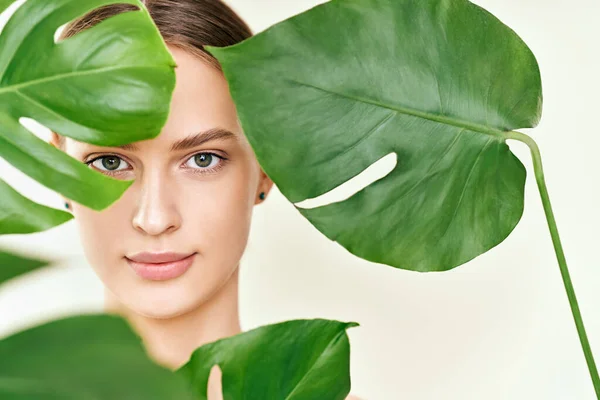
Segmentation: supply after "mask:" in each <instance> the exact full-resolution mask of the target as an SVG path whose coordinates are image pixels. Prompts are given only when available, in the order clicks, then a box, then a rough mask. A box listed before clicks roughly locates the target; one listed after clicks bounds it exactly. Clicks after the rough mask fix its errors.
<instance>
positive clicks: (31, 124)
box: [19, 117, 52, 142]
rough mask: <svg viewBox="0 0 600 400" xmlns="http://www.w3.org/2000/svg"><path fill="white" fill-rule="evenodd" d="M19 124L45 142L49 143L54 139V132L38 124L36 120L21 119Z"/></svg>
mask: <svg viewBox="0 0 600 400" xmlns="http://www.w3.org/2000/svg"><path fill="white" fill-rule="evenodd" d="M19 123H20V124H21V125H22V126H23V127H24V128H25V129H27V130H28V131H29V132H31V133H33V134H34V135H35V136H37V137H39V138H40V139H42V140H44V141H45V142H49V141H50V139H51V138H52V131H51V130H50V129H49V128H47V127H45V126H44V125H42V124H40V123H39V122H37V121H36V120H35V119H32V118H27V117H21V118H19Z"/></svg>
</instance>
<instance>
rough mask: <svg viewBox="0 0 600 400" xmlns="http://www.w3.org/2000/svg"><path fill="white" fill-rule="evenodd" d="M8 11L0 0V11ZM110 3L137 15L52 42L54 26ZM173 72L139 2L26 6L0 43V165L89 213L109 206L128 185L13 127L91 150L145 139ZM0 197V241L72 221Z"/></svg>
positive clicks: (37, 1) (6, 191) (7, 193)
mask: <svg viewBox="0 0 600 400" xmlns="http://www.w3.org/2000/svg"><path fill="white" fill-rule="evenodd" d="M9 3H11V2H7V1H2V2H1V3H0V11H1V10H4V9H6V7H7V6H8V5H9ZM113 3H128V4H132V5H136V6H138V7H139V10H136V11H131V12H125V13H122V14H119V15H116V16H114V17H111V18H109V19H107V20H104V21H102V22H100V23H99V24H98V25H96V26H94V27H92V28H90V29H86V30H85V31H83V32H80V33H79V34H77V35H75V36H74V37H72V38H68V39H66V40H61V41H59V42H58V43H55V42H54V34H55V32H56V31H57V29H58V28H59V27H61V26H62V25H64V24H66V23H68V22H70V21H71V20H74V19H76V18H78V17H80V16H82V15H83V14H85V13H87V12H89V11H91V10H94V9H96V8H98V7H101V6H104V5H108V4H113ZM174 67H175V62H174V60H173V58H172V55H171V54H170V52H169V51H168V49H167V47H166V45H165V43H164V41H163V39H162V37H161V36H160V34H159V32H158V29H157V28H156V26H155V25H154V23H153V22H152V20H151V19H150V16H149V14H148V11H147V10H146V9H145V7H144V6H143V4H142V3H141V2H140V1H138V0H86V1H80V0H28V1H26V2H25V3H24V4H22V5H21V6H20V7H19V8H18V9H17V10H16V12H15V13H14V14H13V15H12V17H11V18H10V20H9V21H8V23H7V24H6V26H5V27H4V29H3V31H2V34H1V35H0V157H2V158H4V159H5V160H6V161H8V162H9V163H11V164H12V165H13V166H15V167H16V168H18V169H19V170H21V171H22V172H24V173H25V174H27V175H29V176H30V177H32V178H33V179H35V180H37V181H38V182H40V183H41V184H43V185H45V186H47V187H49V188H50V189H53V190H54V191H56V192H59V193H61V194H63V195H64V196H65V197H67V198H70V199H72V200H74V201H76V202H78V203H80V204H83V205H85V206H87V207H90V208H92V209H95V210H102V209H104V208H106V207H108V206H109V205H110V204H112V203H113V202H114V201H116V200H117V199H118V198H119V197H120V196H121V195H122V194H123V192H124V191H125V190H126V189H127V188H128V187H129V186H130V185H131V184H132V183H133V181H123V180H117V179H114V178H111V177H108V176H106V175H104V174H102V173H99V172H97V171H93V170H92V169H91V168H89V167H87V166H86V165H85V164H84V163H82V162H79V161H78V160H76V159H74V158H73V157H71V156H69V155H67V154H65V153H64V152H62V151H60V150H58V149H56V148H54V147H52V146H50V145H49V144H47V143H45V142H44V141H43V140H41V139H39V138H38V137H37V136H35V135H33V134H32V133H30V132H29V131H28V130H27V129H25V128H24V127H23V125H21V123H20V119H21V118H22V117H26V118H31V119H34V120H36V121H37V122H39V123H41V124H42V125H44V126H46V127H48V128H50V129H52V130H53V131H55V132H57V133H59V134H61V135H63V136H68V137H70V138H72V139H75V140H78V141H82V142H87V143H92V144H96V145H99V146H118V145H122V144H126V143H131V142H136V141H139V140H145V139H151V138H154V137H156V136H157V135H158V134H159V133H160V130H161V129H162V127H163V125H164V123H165V122H166V119H167V116H168V112H169V107H170V100H171V96H172V92H173V89H174V87H175V73H174ZM0 199H1V204H0V207H1V208H2V209H3V212H2V213H1V214H0V234H6V233H30V232H36V231H42V230H45V229H48V228H50V227H52V226H56V225H59V224H62V223H63V222H65V221H67V220H69V219H70V218H71V215H70V214H68V213H64V212H62V211H58V210H53V209H49V208H47V207H43V206H41V205H39V204H37V203H34V202H32V201H30V200H27V199H25V198H23V197H22V196H18V195H16V194H15V193H14V191H11V189H10V188H9V187H7V185H6V184H2V185H0ZM32 213H33V214H32ZM32 215H33V216H35V217H36V218H28V216H29V217H31V216H32Z"/></svg>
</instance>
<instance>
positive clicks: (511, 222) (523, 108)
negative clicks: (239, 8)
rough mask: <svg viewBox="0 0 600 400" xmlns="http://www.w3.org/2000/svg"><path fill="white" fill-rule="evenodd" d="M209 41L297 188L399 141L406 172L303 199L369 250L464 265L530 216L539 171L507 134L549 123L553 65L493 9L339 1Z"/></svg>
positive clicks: (311, 188)
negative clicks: (545, 103) (337, 196)
mask: <svg viewBox="0 0 600 400" xmlns="http://www.w3.org/2000/svg"><path fill="white" fill-rule="evenodd" d="M208 50H209V51H210V52H211V53H212V54H214V55H215V56H216V57H217V58H218V59H219V61H220V62H221V64H222V65H223V69H224V72H225V75H226V77H227V80H228V82H229V85H230V90H231V94H232V96H233V98H234V101H235V103H236V106H237V109H238V112H239V115H240V120H241V122H242V125H243V128H244V132H245V134H246V135H247V136H248V139H249V142H250V143H251V145H252V147H253V149H254V150H255V153H256V155H257V157H258V159H259V162H260V164H261V165H262V166H263V167H264V169H265V171H266V172H267V174H269V175H270V177H271V178H272V179H273V180H274V182H275V183H276V184H277V187H278V188H279V189H280V190H281V192H282V193H283V194H284V195H285V196H286V197H287V198H288V199H289V200H290V201H291V202H294V203H296V202H300V201H303V200H306V199H312V198H315V197H318V196H320V195H322V194H324V193H326V192H328V191H330V190H332V189H334V188H336V187H338V186H339V185H341V184H342V183H344V182H346V181H347V180H349V179H350V178H352V177H354V176H356V175H358V174H359V173H360V172H362V171H363V170H365V169H366V168H367V167H368V166H370V165H371V164H373V163H375V162H376V161H377V160H379V159H381V158H383V157H384V156H386V155H388V154H391V153H395V154H396V157H397V162H396V166H395V168H394V169H393V171H392V172H391V173H389V174H388V175H387V176H385V177H384V178H382V179H380V180H377V181H376V182H374V183H373V184H371V185H369V186H367V187H366V188H364V189H363V190H361V191H359V192H358V193H356V194H355V195H353V196H351V197H350V198H348V199H347V200H343V201H338V202H335V203H332V204H328V205H325V206H321V207H317V208H300V207H298V206H296V207H297V208H298V210H299V211H300V213H302V215H304V216H305V217H306V218H307V219H308V220H309V221H310V222H311V223H312V224H313V225H314V226H315V227H316V228H317V229H318V230H319V231H321V232H322V233H323V234H325V235H326V236H327V237H328V238H330V239H332V240H335V241H337V242H339V243H340V244H341V245H342V246H344V247H345V248H346V249H347V250H349V251H350V252H352V253H353V254H355V255H357V256H359V257H362V258H364V259H367V260H370V261H374V262H379V263H384V264H388V265H391V266H394V267H397V268H403V269H409V270H416V271H441V270H448V269H451V268H453V267H456V266H458V265H460V264H463V263H465V262H466V261H468V260H470V259H472V258H474V257H476V256H478V255H480V254H482V253H484V252H485V251H487V250H489V249H490V248H492V247H494V246H496V245H497V244H499V243H500V242H502V241H503V240H504V239H505V238H506V237H507V236H508V235H509V233H510V232H511V231H512V230H513V228H514V227H515V226H516V225H517V223H518V221H519V220H520V217H521V215H522V212H523V198H524V183H525V176H526V171H525V168H524V167H523V165H522V164H521V162H520V161H519V160H518V159H517V158H516V157H515V155H514V154H513V153H512V152H511V151H510V150H509V147H508V145H507V144H506V136H505V134H504V133H505V132H506V131H509V130H512V129H514V128H519V127H533V126H535V125H536V124H537V123H538V120H539V119H540V113H541V105H542V93H541V83H540V73H539V69H538V65H537V62H536V59H535V57H534V56H533V54H532V53H531V51H530V50H529V48H528V47H527V46H526V45H525V43H523V41H522V40H521V39H520V38H519V37H518V36H517V35H516V34H515V33H514V32H513V31H512V30H511V29H510V28H508V27H507V26H506V25H504V24H503V23H502V22H500V21H499V20H498V19H497V18H495V17H494V16H493V15H491V14H490V13H488V12H487V11H485V10H484V9H482V8H480V7H478V6H476V5H474V4H472V3H470V2H468V1H466V0H333V1H331V2H329V3H326V4H323V5H320V6H317V7H315V8H313V9H311V10H309V11H307V12H305V13H303V14H300V15H297V16H295V17H292V18H290V19H288V20H286V21H283V22H281V23H279V24H277V25H275V26H273V27H271V28H269V29H268V30H266V31H264V32H262V33H260V34H258V35H257V36H255V37H253V38H250V39H249V40H246V41H245V42H243V43H240V44H238V45H235V46H230V47H226V48H216V47H208ZM267 116H268V117H267Z"/></svg>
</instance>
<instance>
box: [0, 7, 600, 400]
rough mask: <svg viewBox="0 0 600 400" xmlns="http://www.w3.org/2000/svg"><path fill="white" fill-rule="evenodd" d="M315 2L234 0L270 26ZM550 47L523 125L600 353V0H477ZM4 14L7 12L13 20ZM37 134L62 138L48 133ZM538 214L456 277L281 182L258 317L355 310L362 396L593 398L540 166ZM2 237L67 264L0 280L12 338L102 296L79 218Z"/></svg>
mask: <svg viewBox="0 0 600 400" xmlns="http://www.w3.org/2000/svg"><path fill="white" fill-rule="evenodd" d="M317 3H318V1H314V0H294V1H291V0H290V1H283V0H231V1H230V2H229V4H231V5H232V6H233V7H234V8H235V9H236V10H237V11H238V12H239V13H240V14H241V16H242V17H243V18H245V19H246V20H247V21H248V22H249V24H250V25H251V26H252V28H253V29H254V30H255V31H256V32H258V31H261V30H263V29H266V28H267V27H268V26H270V25H272V24H273V23H275V22H278V21H281V20H283V19H285V18H288V17H290V16H292V15H294V14H296V13H299V12H301V11H304V10H306V9H308V8H310V7H312V6H314V5H316V4H317ZM476 3H477V4H479V5H481V6H483V7H484V8H486V9H487V10H488V11H490V12H492V13H493V14H494V15H496V16H497V17H498V18H500V20H502V21H503V22H504V23H506V24H507V25H508V26H510V27H511V28H513V29H514V30H515V31H516V32H517V33H518V34H519V35H520V36H521V37H522V38H523V39H524V40H525V42H526V43H527V44H528V45H529V47H530V48H531V49H532V50H533V52H534V54H535V55H536V57H537V59H538V62H539V64H540V69H541V73H542V83H543V91H544V113H543V118H542V121H541V123H540V125H539V126H538V127H537V128H536V129H533V130H524V132H527V133H528V134H530V135H531V136H533V137H534V138H535V140H536V141H537V142H538V144H539V146H540V148H541V152H542V158H543V161H544V166H545V172H546V181H547V184H548V188H549V191H550V197H551V200H552V205H553V207H554V211H555V214H556V218H557V222H558V226H559V230H560V233H561V236H562V239H563V245H564V248H565V252H566V255H567V260H568V262H569V266H570V271H571V276H572V279H573V282H574V286H575V289H576V293H577V296H578V300H579V303H580V307H581V311H582V313H583V317H584V321H585V325H586V328H587V331H588V335H589V339H590V341H591V344H592V348H593V349H594V350H595V354H596V359H597V361H598V362H600V316H599V315H600V314H599V313H598V306H599V305H600V291H599V290H598V287H599V286H600V261H598V257H597V254H598V246H599V243H598V240H599V239H600V234H599V233H598V227H599V226H600V211H599V210H598V204H600V189H599V184H600V181H599V179H598V172H600V157H598V151H599V149H600V138H599V137H600V135H599V133H600V131H599V128H598V124H597V121H598V115H599V112H598V107H599V106H600V101H599V100H598V93H600V83H599V78H598V71H600V56H599V55H598V54H599V51H600V48H599V47H598V39H599V38H600V24H598V18H599V17H600V3H599V2H598V0H569V1H567V0H518V1H517V0H510V1H508V0H478V1H476ZM5 20H6V15H4V16H3V17H2V18H0V26H1V25H2V24H3V22H5ZM36 134H38V135H39V136H41V137H43V138H44V139H46V140H47V139H48V136H47V133H46V132H44V131H42V130H38V131H36ZM509 143H510V146H511V148H512V149H513V151H514V152H515V153H516V154H517V155H518V157H519V158H520V159H521V160H522V161H523V163H524V164H525V165H526V167H527V169H528V173H529V174H528V175H529V176H528V182H527V187H526V204H525V213H524V216H523V218H522V220H521V222H520V223H519V225H518V226H517V228H516V229H515V230H514V232H513V234H512V235H511V236H509V238H508V239H506V240H505V241H504V242H503V243H502V244H500V245H499V246H497V247H496V248H494V249H492V250H491V251H489V252H488V253H486V254H484V255H482V256H480V257H478V258H476V259H475V260H473V261H471V262H469V263H467V264H465V265H463V266H460V267H458V268H456V269H454V270H452V271H449V272H445V273H427V274H420V273H416V272H410V271H404V270H397V269H394V268H391V267H388V266H385V265H381V264H375V263H371V262H367V261H364V260H361V259H359V258H357V257H355V256H353V255H352V254H350V253H349V252H347V251H346V250H345V249H343V248H342V247H341V246H339V245H338V244H336V243H334V242H330V241H329V240H328V239H327V238H325V237H324V236H323V235H321V234H320V233H319V232H318V231H317V230H316V229H315V228H313V227H312V225H310V223H308V222H307V221H306V220H305V219H303V217H302V216H301V215H300V214H299V213H298V212H297V211H296V210H295V209H294V207H293V206H292V205H291V204H290V203H288V202H287V200H286V199H285V198H284V197H283V196H282V195H281V194H280V193H279V192H278V191H277V190H276V189H275V190H273V192H272V193H271V194H272V195H271V196H270V197H269V198H268V199H267V201H266V202H265V203H264V204H263V205H262V206H259V207H257V208H256V211H255V215H254V223H253V227H252V232H251V237H250V241H249V244H248V249H247V252H246V254H245V256H244V259H243V260H242V276H241V300H240V301H241V312H242V322H243V327H244V329H250V328H253V327H256V326H259V325H263V324H267V323H272V322H278V321H281V320H287V319H294V318H313V317H323V318H331V319H338V320H345V321H357V322H359V323H360V324H361V326H360V327H358V328H353V329H351V330H350V331H349V335H350V339H351V345H352V350H351V352H352V379H353V384H352V392H353V393H355V394H357V395H359V396H361V397H363V398H365V399H366V400H375V399H409V400H433V399H435V400H439V399H442V400H446V399H447V400H467V399H469V400H471V399H486V400H496V399H513V400H516V399H519V400H525V399H527V400H530V399H561V400H562V399H576V400H592V399H594V398H595V396H594V392H593V387H592V384H591V380H590V378H589V374H588V370H587V367H586V364H585V359H584V357H583V352H582V350H581V347H580V344H579V339H578V336H577V333H576V330H575V325H574V323H573V317H572V316H571V312H570V309H569V304H568V300H567V296H566V294H565V290H564V287H563V284H562V281H561V277H560V273H559V269H558V265H557V262H556V260H555V256H554V253H553V248H552V244H551V240H550V236H549V233H548V229H547V226H546V221H545V219H544V214H543V210H542V205H541V201H540V197H539V194H538V192H537V187H536V185H535V181H534V179H533V175H532V168H531V158H530V156H529V152H528V149H527V148H526V147H525V146H524V145H522V144H520V143H516V142H509ZM0 177H1V178H2V179H5V180H6V181H8V182H9V183H10V184H12V185H13V187H15V188H16V189H17V190H19V191H20V192H21V193H23V194H25V195H26V196H28V197H30V198H33V199H35V200H37V201H39V202H40V203H43V204H46V205H50V206H54V207H57V208H60V207H62V203H61V201H60V198H59V197H58V195H56V194H55V193H54V192H52V191H50V190H48V189H46V188H44V187H42V186H41V185H39V184H37V183H36V182H34V181H32V180H30V179H29V178H28V177H26V176H24V175H23V174H21V173H20V172H19V171H16V170H15V169H13V168H12V167H10V166H9V165H8V164H7V163H5V162H3V161H2V160H0ZM0 246H2V247H4V248H9V249H15V250H19V251H21V252H24V253H26V254H33V255H38V256H40V257H43V258H47V259H52V260H56V265H57V267H56V268H55V269H52V270H44V271H40V272H36V273H33V274H30V275H29V276H26V277H23V278H20V279H16V280H14V281H12V282H10V283H8V284H7V285H5V286H3V287H2V288H1V289H0V336H4V335H7V334H9V333H12V332H14V331H17V330H19V329H22V328H24V327H25V326H28V325H31V324H37V323H39V322H41V321H46V320H48V319H52V318H56V317H58V316H62V315H68V314H74V313H78V312H86V311H98V310H100V309H101V308H102V285H101V283H100V282H99V280H98V279H97V278H96V276H95V275H94V274H93V272H92V271H91V269H90V267H89V266H88V265H87V263H86V260H85V258H84V256H83V252H82V249H81V245H80V242H79V239H78V236H77V233H76V226H75V222H74V221H70V222H68V223H66V224H64V225H62V226H60V227H57V228H54V229H52V230H49V231H46V232H43V233H40V234H32V235H21V236H18V235H10V236H4V237H1V238H0Z"/></svg>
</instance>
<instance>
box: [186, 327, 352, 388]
mask: <svg viewBox="0 0 600 400" xmlns="http://www.w3.org/2000/svg"><path fill="white" fill-rule="evenodd" d="M354 326H358V324H357V323H354V322H339V321H330V320H324V319H313V320H294V321H286V322H282V323H279V324H273V325H266V326H262V327H260V328H256V329H253V330H251V331H248V332H244V333H241V334H238V335H236V336H232V337H229V338H225V339H221V340H218V341H216V342H214V343H209V344H207V345H204V346H202V347H200V348H198V349H197V350H196V351H195V352H194V353H193V354H192V356H191V357H190V360H189V361H188V363H187V364H185V365H184V366H183V367H181V368H180V369H179V370H178V371H177V372H178V373H179V374H181V375H183V376H185V377H186V378H187V380H188V381H189V382H191V384H192V387H193V390H194V392H195V395H196V398H197V399H206V398H207V394H206V393H207V387H208V377H209V374H210V370H211V368H212V367H213V366H214V365H218V366H219V368H220V369H221V371H222V386H223V398H225V399H231V400H236V399H282V400H283V399H286V400H313V399H319V400H337V399H340V400H342V399H345V398H346V395H347V394H348V393H349V392H350V344H349V342H348V336H347V334H346V329H348V328H351V327H354Z"/></svg>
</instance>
